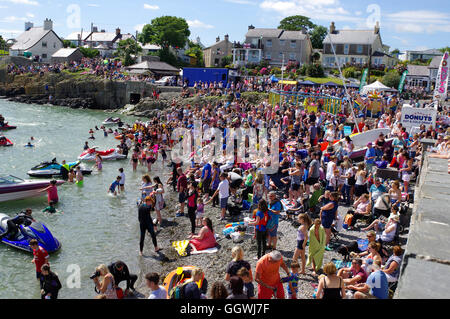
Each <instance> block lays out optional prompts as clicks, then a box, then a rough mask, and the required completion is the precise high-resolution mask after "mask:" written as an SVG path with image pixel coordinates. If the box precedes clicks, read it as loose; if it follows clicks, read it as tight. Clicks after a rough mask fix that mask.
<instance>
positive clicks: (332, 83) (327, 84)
mask: <svg viewBox="0 0 450 319" xmlns="http://www.w3.org/2000/svg"><path fill="white" fill-rule="evenodd" d="M322 85H324V86H341V85H339V84H337V83H334V82H331V81H330V82H326V83H323V84H322Z"/></svg>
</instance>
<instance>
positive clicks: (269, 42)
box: [266, 40, 272, 48]
mask: <svg viewBox="0 0 450 319" xmlns="http://www.w3.org/2000/svg"><path fill="white" fill-rule="evenodd" d="M266 46H267V47H268V48H271V47H272V40H267V41H266Z"/></svg>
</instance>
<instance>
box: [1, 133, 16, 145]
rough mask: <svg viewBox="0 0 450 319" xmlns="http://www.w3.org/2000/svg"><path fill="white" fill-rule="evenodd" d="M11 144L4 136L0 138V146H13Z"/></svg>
mask: <svg viewBox="0 0 450 319" xmlns="http://www.w3.org/2000/svg"><path fill="white" fill-rule="evenodd" d="M13 145H14V144H13V142H11V140H9V139H8V138H7V137H6V136H3V135H2V136H0V146H13Z"/></svg>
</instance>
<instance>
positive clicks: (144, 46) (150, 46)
mask: <svg viewBox="0 0 450 319" xmlns="http://www.w3.org/2000/svg"><path fill="white" fill-rule="evenodd" d="M138 44H139V45H140V46H141V47H142V49H143V50H155V51H157V50H161V46H159V45H157V44H151V43H147V44H142V43H141V42H138Z"/></svg>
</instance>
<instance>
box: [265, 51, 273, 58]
mask: <svg viewBox="0 0 450 319" xmlns="http://www.w3.org/2000/svg"><path fill="white" fill-rule="evenodd" d="M266 59H268V60H270V59H272V56H271V55H270V52H266Z"/></svg>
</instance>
